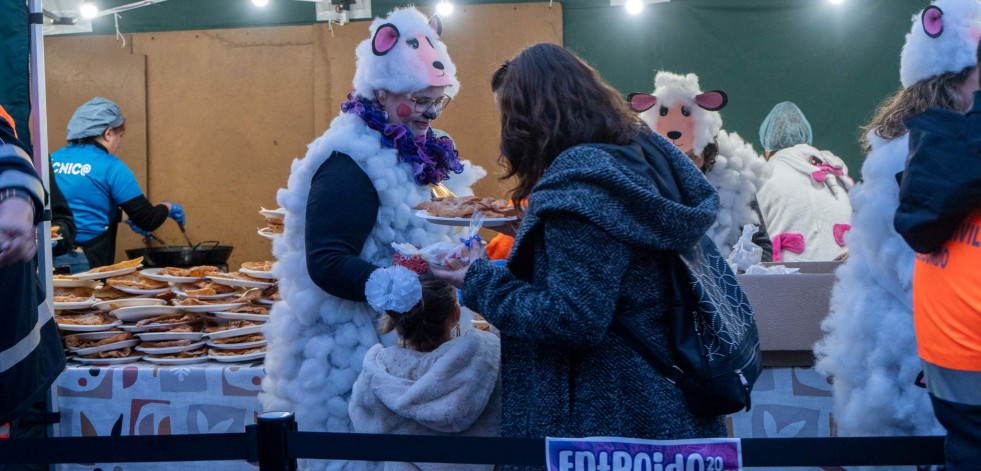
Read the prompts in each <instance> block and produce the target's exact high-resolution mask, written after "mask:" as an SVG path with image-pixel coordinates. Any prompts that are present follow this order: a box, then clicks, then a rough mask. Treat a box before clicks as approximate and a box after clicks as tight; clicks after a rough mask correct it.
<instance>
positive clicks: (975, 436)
mask: <svg viewBox="0 0 981 471" xmlns="http://www.w3.org/2000/svg"><path fill="white" fill-rule="evenodd" d="M930 401H931V402H932V403H933V413H934V414H936V416H937V420H939V421H940V425H943V426H944V428H945V429H947V440H946V441H945V442H944V454H946V456H947V471H969V470H970V471H977V470H981V405H971V404H960V403H956V402H950V401H945V400H943V399H939V398H937V397H936V396H934V395H933V394H931V395H930Z"/></svg>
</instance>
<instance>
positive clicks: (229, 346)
mask: <svg viewBox="0 0 981 471" xmlns="http://www.w3.org/2000/svg"><path fill="white" fill-rule="evenodd" d="M265 344H266V341H265V340H257V341H255V342H245V343H214V342H208V346H209V347H214V348H217V349H219V350H242V349H246V348H255V347H261V346H263V345H265Z"/></svg>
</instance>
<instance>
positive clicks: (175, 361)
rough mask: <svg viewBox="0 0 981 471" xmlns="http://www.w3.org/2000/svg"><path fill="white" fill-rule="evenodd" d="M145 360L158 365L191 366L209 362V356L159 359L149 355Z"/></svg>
mask: <svg viewBox="0 0 981 471" xmlns="http://www.w3.org/2000/svg"><path fill="white" fill-rule="evenodd" d="M143 359H144V360H146V361H148V362H150V363H156V364H158V365H189V364H191V363H201V362H202V361H208V355H201V356H199V357H194V358H157V357H155V356H151V355H147V356H145V357H143Z"/></svg>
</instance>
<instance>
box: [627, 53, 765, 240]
mask: <svg viewBox="0 0 981 471" xmlns="http://www.w3.org/2000/svg"><path fill="white" fill-rule="evenodd" d="M701 93H702V90H701V87H700V86H699V83H698V76H697V75H695V74H687V75H678V74H673V73H671V72H665V71H660V72H658V73H657V74H656V75H655V76H654V92H652V93H651V94H652V95H654V97H655V98H657V106H654V107H653V108H651V109H649V110H647V111H645V112H643V113H641V114H640V118H641V119H642V120H643V121H644V122H645V123H647V125H648V126H649V127H650V128H651V129H655V130H656V129H657V120H658V117H659V116H660V115H659V114H658V110H659V108H660V107H661V106H666V107H669V108H670V107H671V106H674V105H676V104H678V103H682V104H686V105H688V106H689V108H690V109H691V112H692V114H691V116H692V119H693V120H694V121H695V139H694V142H693V144H692V152H694V153H695V154H701V153H702V151H703V150H705V146H707V145H708V144H710V143H711V142H712V141H713V140H715V141H716V143H717V144H718V146H719V155H718V157H716V161H715V166H714V167H712V170H711V171H709V172H708V173H707V174H706V175H705V177H706V178H707V179H708V181H709V182H711V183H712V186H714V187H715V189H716V190H717V191H718V192H719V216H718V218H717V219H716V222H715V224H713V225H712V227H711V228H709V231H708V234H707V235H708V236H709V238H711V239H712V241H713V242H715V245H716V246H717V247H718V248H719V251H720V252H722V255H723V256H728V255H729V253H730V252H732V246H733V245H734V244H735V243H736V241H737V240H739V236H740V235H741V234H742V228H743V226H745V225H746V224H756V225H759V224H760V218H759V216H758V215H757V214H756V211H754V210H753V209H752V208H751V207H750V203H752V201H753V199H754V198H755V197H756V192H757V190H758V189H759V188H760V185H762V184H763V180H764V174H763V170H764V168H765V161H764V160H763V158H762V157H760V156H759V155H758V154H757V153H756V152H755V151H754V150H753V146H752V145H751V144H749V143H747V142H746V141H744V140H743V139H742V138H741V137H739V134H736V133H731V134H730V133H727V132H725V131H723V130H722V116H721V115H720V114H719V112H717V111H709V110H706V109H704V108H702V107H700V106H698V104H697V103H696V102H695V97H696V96H697V95H699V94H701Z"/></svg>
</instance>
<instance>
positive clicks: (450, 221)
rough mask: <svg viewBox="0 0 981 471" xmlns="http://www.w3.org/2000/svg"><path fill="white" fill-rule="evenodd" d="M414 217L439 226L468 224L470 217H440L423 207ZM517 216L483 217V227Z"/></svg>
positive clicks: (503, 222) (505, 222)
mask: <svg viewBox="0 0 981 471" xmlns="http://www.w3.org/2000/svg"><path fill="white" fill-rule="evenodd" d="M415 215H416V217H420V218H423V219H425V220H427V221H429V222H431V223H433V224H439V225H441V226H469V225H470V218H441V217H439V216H433V215H431V214H429V213H427V212H426V210H425V209H420V210H419V211H416V212H415ZM517 220H518V218H516V217H514V216H511V217H506V218H485V219H484V224H483V227H497V226H503V225H505V224H507V223H509V222H511V221H517Z"/></svg>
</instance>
